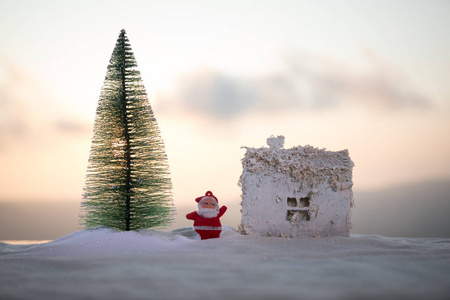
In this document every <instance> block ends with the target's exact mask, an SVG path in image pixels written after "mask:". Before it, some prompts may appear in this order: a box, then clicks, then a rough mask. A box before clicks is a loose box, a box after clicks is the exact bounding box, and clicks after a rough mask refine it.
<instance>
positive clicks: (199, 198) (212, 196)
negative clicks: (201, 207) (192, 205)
mask: <svg viewBox="0 0 450 300" xmlns="http://www.w3.org/2000/svg"><path fill="white" fill-rule="evenodd" d="M205 198H211V199H214V200H215V201H216V203H217V204H219V200H217V198H216V196H214V195H213V193H212V192H211V191H207V192H206V193H205V196H200V197H197V198H195V202H197V203H200V201H202V200H203V199H205Z"/></svg>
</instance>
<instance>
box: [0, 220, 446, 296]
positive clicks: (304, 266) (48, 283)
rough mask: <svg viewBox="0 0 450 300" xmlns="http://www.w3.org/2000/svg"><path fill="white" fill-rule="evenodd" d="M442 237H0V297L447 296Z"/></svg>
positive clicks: (180, 233) (86, 233) (100, 232)
mask: <svg viewBox="0 0 450 300" xmlns="http://www.w3.org/2000/svg"><path fill="white" fill-rule="evenodd" d="M449 274H450V239H438V238H428V239H418V238H386V237H382V236H376V235H352V236H350V237H328V238H309V239H308V238H303V239H289V238H279V237H250V236H243V235H240V234H238V233H237V232H236V231H235V230H234V229H233V228H231V227H225V229H224V231H223V232H222V236H221V238H220V239H214V240H206V241H201V240H199V238H198V236H197V235H196V234H195V232H193V231H192V229H190V228H181V229H178V230H174V231H172V232H160V231H153V230H143V231H138V232H117V231H114V230H110V229H106V228H98V229H95V230H82V231H78V232H74V233H72V234H69V235H67V236H64V237H62V238H59V239H57V240H54V241H51V242H49V243H45V244H35V245H10V244H5V243H0V299H214V300H216V299H448V298H449V297H450V277H449Z"/></svg>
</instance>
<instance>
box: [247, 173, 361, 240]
mask: <svg viewBox="0 0 450 300" xmlns="http://www.w3.org/2000/svg"><path fill="white" fill-rule="evenodd" d="M242 182H243V183H242V191H243V193H242V203H241V205H242V221H241V225H240V230H241V232H242V233H244V234H251V235H253V234H256V235H265V236H284V237H313V236H315V237H318V236H323V237H325V236H348V235H349V233H350V227H351V222H350V218H351V216H350V207H351V197H352V191H351V189H350V188H346V189H342V190H341V189H339V190H338V191H335V190H334V188H333V187H332V186H330V185H329V184H327V183H322V184H320V185H318V186H317V187H316V188H314V189H312V188H306V189H305V188H303V189H301V187H302V184H301V183H300V182H298V181H295V180H292V179H291V178H289V176H286V175H282V174H277V175H273V176H268V175H265V176H258V175H256V174H247V175H246V178H245V179H242ZM288 198H291V200H290V201H289V204H288ZM302 198H303V199H304V200H303V201H300V199H302ZM294 199H295V200H294ZM300 202H302V203H300ZM307 202H309V203H307ZM294 204H296V206H295V207H293V206H291V205H294ZM308 204H309V206H305V207H301V206H304V205H308ZM288 211H289V213H288ZM300 212H303V213H304V214H307V215H309V220H306V219H305V218H304V217H303V216H304V214H302V216H301V215H300ZM292 216H293V217H292Z"/></svg>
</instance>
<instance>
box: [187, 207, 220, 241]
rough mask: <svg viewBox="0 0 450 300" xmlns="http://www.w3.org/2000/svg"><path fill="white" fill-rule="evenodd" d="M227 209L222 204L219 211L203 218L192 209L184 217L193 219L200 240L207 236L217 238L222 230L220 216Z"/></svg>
mask: <svg viewBox="0 0 450 300" xmlns="http://www.w3.org/2000/svg"><path fill="white" fill-rule="evenodd" d="M226 211H227V207H226V206H225V205H224V206H222V207H221V208H220V209H219V213H218V214H217V216H216V217H214V218H205V217H202V216H200V215H199V214H198V213H197V212H196V211H193V212H191V213H189V214H187V215H186V219H188V220H193V221H194V230H195V231H196V232H197V233H198V234H200V237H201V238H202V240H205V239H208V238H218V237H219V236H220V232H221V231H222V224H221V223H220V217H221V216H223V214H224V213H225V212H226Z"/></svg>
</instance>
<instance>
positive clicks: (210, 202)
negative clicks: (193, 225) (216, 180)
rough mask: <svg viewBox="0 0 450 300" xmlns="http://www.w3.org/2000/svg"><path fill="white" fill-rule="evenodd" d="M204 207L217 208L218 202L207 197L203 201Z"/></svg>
mask: <svg viewBox="0 0 450 300" xmlns="http://www.w3.org/2000/svg"><path fill="white" fill-rule="evenodd" d="M201 206H202V208H214V209H215V208H216V206H217V204H216V202H215V201H214V200H210V199H205V200H203V202H202V205H201Z"/></svg>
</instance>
